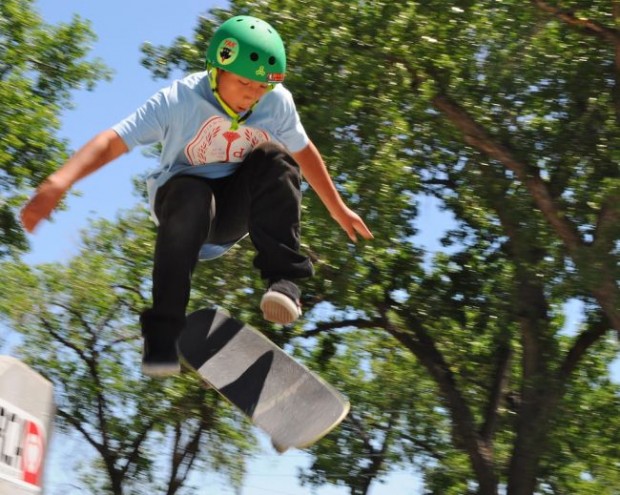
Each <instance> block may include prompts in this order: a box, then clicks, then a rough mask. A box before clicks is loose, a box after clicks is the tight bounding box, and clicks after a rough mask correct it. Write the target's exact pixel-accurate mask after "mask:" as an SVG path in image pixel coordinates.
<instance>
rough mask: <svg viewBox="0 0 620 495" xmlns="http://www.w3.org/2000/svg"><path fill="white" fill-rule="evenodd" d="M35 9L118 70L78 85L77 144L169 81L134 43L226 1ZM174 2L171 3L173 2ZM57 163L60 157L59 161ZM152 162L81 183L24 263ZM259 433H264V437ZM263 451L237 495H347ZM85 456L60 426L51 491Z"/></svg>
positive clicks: (67, 483)
mask: <svg viewBox="0 0 620 495" xmlns="http://www.w3.org/2000/svg"><path fill="white" fill-rule="evenodd" d="M36 5H37V9H38V10H39V12H40V13H41V15H42V17H43V19H44V20H45V21H46V22H48V23H50V24H56V23H58V22H67V21H69V20H70V19H71V18H72V16H73V15H74V14H78V15H80V17H82V18H84V19H89V20H90V21H91V22H92V26H93V30H94V31H95V33H96V34H97V36H98V41H97V42H96V43H95V44H94V46H93V50H92V56H93V57H95V56H96V57H100V58H101V59H103V61H104V62H105V63H106V64H107V65H108V66H109V67H111V68H112V69H113V70H114V72H115V74H114V77H113V80H112V81H111V82H109V83H108V82H102V83H100V84H98V85H97V87H96V89H95V90H94V91H93V92H87V91H78V92H76V93H75V96H74V103H75V108H74V109H71V110H67V111H66V112H65V113H64V115H63V119H62V120H63V127H62V130H61V135H62V137H64V138H66V139H68V140H69V142H70V143H71V147H72V149H73V150H75V149H77V148H79V147H80V146H82V145H83V144H84V143H86V141H88V140H89V139H90V138H91V137H93V136H94V135H95V134H96V133H98V132H100V131H102V130H104V129H107V128H108V127H110V126H111V125H113V124H115V123H116V122H117V121H119V120H120V119H122V118H123V117H125V116H126V115H127V114H129V113H130V112H132V111H133V110H134V109H135V108H137V107H138V106H139V105H140V104H142V103H143V102H144V100H146V99H147V98H148V97H149V96H150V95H151V94H153V93H154V92H155V91H157V90H158V89H159V88H160V87H162V86H164V85H165V84H166V83H165V82H164V81H153V80H152V79H151V77H150V74H149V73H148V71H147V70H146V69H144V68H142V67H141V65H140V58H141V55H140V50H139V47H140V45H141V44H142V43H143V42H146V41H150V42H152V43H154V44H170V43H171V42H172V41H173V40H174V38H176V37H177V36H180V35H184V36H187V37H191V36H192V32H193V29H194V27H195V25H196V20H197V18H198V17H199V16H200V15H205V14H207V12H208V10H209V9H210V8H212V7H213V6H222V5H225V3H224V2H213V1H206V0H175V1H174V2H167V1H164V0H123V1H122V0H107V1H105V2H101V1H97V0H62V1H58V0H38V1H37V4H36ZM171 6H173V8H171ZM59 165H61V164H59ZM155 166H156V162H155V161H154V160H153V159H149V158H145V157H144V156H143V155H142V154H141V151H140V150H134V151H133V152H131V153H130V154H128V155H126V156H124V157H121V158H120V159H118V160H116V161H115V162H113V163H111V164H109V165H107V166H106V167H104V168H103V169H100V170H99V171H97V172H96V173H95V174H93V175H91V176H90V177H88V178H86V179H84V180H83V181H81V182H80V183H78V184H77V185H76V187H75V189H74V190H77V191H80V193H81V196H79V197H78V196H70V197H69V199H68V209H67V210H66V211H63V212H58V213H56V214H55V215H54V218H53V221H52V222H43V223H42V224H41V225H40V226H39V227H38V229H37V231H36V232H35V234H34V235H31V236H30V237H29V239H30V242H31V245H32V252H31V253H29V254H28V255H27V256H26V257H25V259H26V261H27V262H29V263H33V264H34V263H42V262H48V261H59V260H65V259H67V258H69V257H70V256H71V255H73V254H75V253H76V251H77V249H78V246H79V237H80V230H81V229H84V228H86V227H87V225H88V220H89V219H90V218H99V217H106V218H114V217H115V215H116V214H117V212H118V210H119V209H125V208H129V207H131V206H132V205H134V204H136V203H137V202H139V201H141V200H140V199H139V198H137V197H136V196H135V195H134V194H133V187H132V178H133V177H134V176H136V175H137V174H139V173H142V172H144V171H146V170H148V169H151V168H153V167H155ZM262 440H265V439H264V438H263V439H262ZM264 443H265V448H264V453H263V454H261V455H259V456H257V457H256V459H254V460H253V461H252V462H251V463H250V466H249V472H248V475H247V476H246V478H245V482H244V488H243V491H242V494H241V495H266V494H271V495H306V494H307V495H310V494H311V493H316V495H346V494H347V493H348V492H347V490H345V489H344V488H333V487H326V488H321V489H319V490H316V491H315V492H312V491H311V490H310V489H309V488H307V487H301V486H299V484H298V483H297V481H296V480H297V473H298V469H299V467H300V466H302V465H306V464H307V463H308V462H309V461H308V457H307V456H306V455H305V454H304V453H303V452H301V451H291V452H288V453H286V454H284V455H277V454H276V453H275V452H274V451H273V450H272V449H271V448H270V447H269V446H268V443H267V442H266V441H265V442H264ZM67 451H72V452H80V456H81V455H82V453H83V455H89V450H88V449H87V448H85V447H84V445H80V443H79V442H78V441H77V440H75V439H70V438H66V437H65V436H62V435H60V434H59V433H56V434H55V437H54V438H53V443H52V448H51V450H50V457H49V458H48V467H47V473H46V479H47V483H46V490H47V492H46V493H47V494H48V495H60V494H62V495H74V494H75V495H77V494H78V493H80V490H78V489H77V488H76V487H75V484H74V481H75V480H74V479H73V478H72V476H71V473H70V471H71V470H70V469H69V468H70V464H68V462H67V461H71V462H74V461H75V460H76V459H75V456H71V457H70V458H67V457H66V452H67ZM202 480H203V481H204V482H205V484H206V485H207V486H209V490H208V493H210V494H213V495H233V493H234V492H233V490H232V489H231V488H230V487H228V486H227V485H226V483H225V481H224V480H223V479H219V478H214V477H213V475H212V474H210V473H206V474H205V475H204V477H203V478H202ZM419 490H420V485H419V481H418V480H416V479H415V476H414V475H413V474H412V473H403V472H399V473H396V474H394V475H393V476H391V477H390V478H389V479H388V482H387V483H385V484H380V485H379V484H377V486H376V487H374V488H373V489H372V491H371V495H388V494H389V495H405V494H414V493H419Z"/></svg>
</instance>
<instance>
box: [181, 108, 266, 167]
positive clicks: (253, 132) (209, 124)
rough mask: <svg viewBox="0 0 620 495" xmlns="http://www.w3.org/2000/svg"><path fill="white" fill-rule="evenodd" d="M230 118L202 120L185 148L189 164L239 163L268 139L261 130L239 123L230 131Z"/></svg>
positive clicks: (218, 117)
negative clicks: (235, 128)
mask: <svg viewBox="0 0 620 495" xmlns="http://www.w3.org/2000/svg"><path fill="white" fill-rule="evenodd" d="M230 124H231V122H230V120H228V119H226V118H224V117H220V116H215V117H211V118H210V119H209V120H207V121H205V122H204V123H203V124H202V126H200V129H199V130H198V133H197V134H196V135H195V136H194V137H193V138H192V139H191V140H190V142H189V143H188V145H187V146H186V147H185V156H186V157H187V159H188V161H189V163H190V164H191V165H205V164H208V163H231V162H240V161H242V160H243V159H244V158H245V156H246V155H247V154H248V153H249V152H250V151H252V150H253V149H254V148H255V147H256V146H258V145H259V144H262V143H265V142H267V141H270V138H269V134H267V133H266V132H265V131H263V130H261V129H256V128H253V127H246V126H243V125H242V126H240V127H239V128H238V129H237V130H236V131H231V130H230Z"/></svg>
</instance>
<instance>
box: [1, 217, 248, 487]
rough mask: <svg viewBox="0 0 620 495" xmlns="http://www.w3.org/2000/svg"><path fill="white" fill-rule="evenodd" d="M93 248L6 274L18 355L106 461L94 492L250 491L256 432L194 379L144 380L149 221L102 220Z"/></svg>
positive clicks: (94, 478)
mask: <svg viewBox="0 0 620 495" xmlns="http://www.w3.org/2000/svg"><path fill="white" fill-rule="evenodd" d="M83 243H84V244H83V247H82V250H81V252H80V253H78V255H77V256H76V257H75V258H73V259H72V260H71V261H69V262H68V263H67V264H66V265H63V264H45V265H40V266H36V267H28V266H26V265H24V264H23V263H20V262H9V261H5V262H4V263H2V264H0V273H1V274H2V280H3V285H2V297H1V298H0V314H1V315H3V317H4V318H5V321H7V322H8V324H9V325H10V327H11V328H12V329H13V330H14V331H16V332H19V333H20V334H21V335H22V336H23V343H22V345H21V346H20V347H19V349H18V351H17V353H18V355H19V356H20V357H21V358H22V359H23V360H24V361H25V362H26V363H28V364H30V365H31V366H32V367H33V368H34V369H36V370H37V371H39V372H40V373H41V374H42V375H43V376H45V377H46V378H48V379H49V380H50V381H51V382H52V383H53V384H54V388H55V398H56V402H57V413H56V415H57V418H58V423H59V427H60V428H61V429H62V430H63V431H67V432H69V433H73V434H77V435H79V436H80V437H81V438H82V440H83V441H84V442H85V443H86V444H88V445H89V446H90V447H92V449H93V451H94V452H95V453H96V456H95V463H94V464H93V465H91V466H90V467H91V469H88V470H86V471H83V472H82V483H83V488H84V489H85V490H88V491H89V493H98V494H99V493H110V494H114V495H121V494H139V493H165V494H167V495H174V494H180V493H195V492H193V491H191V486H189V481H190V480H189V476H190V474H191V473H193V472H194V473H195V472H196V469H200V470H204V471H207V470H216V471H220V472H223V473H224V474H227V475H228V477H229V479H230V480H231V484H232V485H234V486H238V485H239V483H240V481H241V478H242V474H243V470H244V462H240V461H239V459H240V458H241V459H243V454H247V453H250V452H251V450H252V448H251V447H252V442H251V439H252V436H251V435H250V434H249V432H248V425H247V424H246V423H245V422H243V421H240V416H239V415H234V414H233V413H232V410H231V408H230V407H227V406H226V405H225V404H223V403H222V400H221V399H219V396H218V395H217V394H215V393H213V392H212V391H211V392H208V391H206V390H205V389H204V388H203V387H202V386H201V385H200V382H199V381H198V380H197V379H195V378H194V377H193V375H184V376H182V377H179V378H177V379H174V380H170V381H162V380H153V379H146V378H145V377H143V376H142V375H141V374H140V373H139V371H138V366H137V363H139V360H140V357H139V356H140V354H139V349H138V346H137V341H138V340H139V338H138V337H139V330H138V328H137V320H138V314H139V312H140V310H141V309H142V307H143V306H144V305H145V297H146V295H145V294H146V293H147V292H148V288H149V281H148V279H149V273H150V255H149V251H150V249H151V246H152V244H153V231H152V228H151V226H150V221H149V220H148V219H147V214H146V212H145V211H142V210H139V211H137V212H133V213H128V214H126V215H125V216H124V217H121V218H119V219H118V221H117V222H116V223H113V222H109V221H100V222H98V223H97V224H96V225H95V226H93V227H92V228H91V230H90V231H88V232H86V233H85V234H84V239H83ZM76 460H77V459H74V461H76ZM93 466H96V467H95V468H94V469H93ZM183 490H186V491H185V492H183Z"/></svg>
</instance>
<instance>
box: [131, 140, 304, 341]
mask: <svg viewBox="0 0 620 495" xmlns="http://www.w3.org/2000/svg"><path fill="white" fill-rule="evenodd" d="M300 185H301V174H300V172H299V167H298V165H297V163H296V162H295V160H294V159H293V158H292V157H291V156H290V155H289V154H288V153H287V152H286V151H285V150H284V149H283V148H282V147H281V146H279V145H277V144H275V143H264V144H262V145H260V146H258V147H257V148H255V149H254V150H253V151H252V152H250V153H249V154H248V156H247V157H246V158H245V160H244V161H243V162H242V164H241V166H240V167H239V169H238V170H237V171H236V172H235V173H234V174H233V175H231V176H229V177H224V178H222V179H205V178H202V177H195V176H189V175H181V176H177V177H174V178H172V179H170V180H169V181H168V182H167V183H166V184H165V185H164V186H163V187H162V188H160V189H159V190H158V192H157V197H156V201H155V214H156V215H157V218H158V220H159V228H158V231H157V242H156V245H155V257H154V264H153V305H152V307H151V308H150V309H147V310H146V311H145V312H144V313H143V314H142V317H141V322H142V331H143V333H151V334H161V335H162V337H163V336H164V335H166V336H173V335H174V336H175V337H176V336H177V335H178V333H179V332H180V331H181V329H182V328H183V326H184V324H185V310H186V307H187V304H188V301H189V294H190V288H191V275H192V272H193V270H194V268H195V266H196V263H197V261H198V253H199V251H200V247H201V246H202V244H204V243H205V242H210V243H217V244H219V243H222V244H223V243H226V242H231V241H234V240H236V239H238V238H240V237H241V236H243V235H244V234H245V233H247V232H249V234H250V238H251V239H252V242H253V243H254V246H255V248H256V250H257V255H256V257H255V259H254V266H256V267H257V268H258V269H259V270H260V273H261V276H262V278H265V279H268V280H272V279H279V278H285V279H296V278H303V277H309V276H311V275H312V264H311V263H310V260H309V259H308V258H307V257H306V256H303V255H301V254H300V253H299V232H300V224H299V222H300V212H301V191H300Z"/></svg>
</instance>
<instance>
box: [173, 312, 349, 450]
mask: <svg viewBox="0 0 620 495" xmlns="http://www.w3.org/2000/svg"><path fill="white" fill-rule="evenodd" d="M179 355H180V357H181V362H182V363H183V364H184V365H185V366H187V367H189V368H191V369H193V370H195V371H196V372H197V373H198V374H199V375H200V377H201V378H202V379H203V380H204V381H205V382H206V383H207V384H208V385H210V386H211V387H212V388H213V389H215V390H216V391H217V392H218V393H219V394H220V395H222V396H223V397H224V398H225V399H226V400H227V401H228V402H230V403H231V404H233V405H234V406H236V407H237V408H238V409H239V410H240V411H241V412H242V413H243V414H245V415H246V416H247V417H248V418H249V419H250V421H252V423H253V424H254V425H256V426H257V427H258V428H260V429H261V430H263V431H264V432H265V433H266V434H267V435H269V437H270V438H271V442H272V444H273V446H274V448H275V449H276V450H277V451H278V452H280V453H282V452H285V451H286V450H288V449H290V448H299V449H301V448H305V447H308V446H309V445H311V444H313V443H315V442H317V441H318V440H320V439H321V438H322V437H323V436H325V435H326V434H327V433H329V432H330V431H331V430H332V429H333V428H335V427H336V426H337V425H338V424H339V423H340V422H341V421H342V420H343V419H344V418H345V417H346V415H347V413H348V412H349V402H348V400H347V399H346V398H345V397H344V396H343V395H342V394H341V393H340V392H338V391H337V390H336V389H335V388H333V387H332V386H331V385H329V384H328V383H326V382H325V381H323V380H322V379H321V378H320V377H319V376H317V375H316V374H314V373H313V372H312V371H310V370H309V369H308V368H306V367H305V366H303V365H301V364H300V363H298V362H297V361H295V360H294V359H293V358H292V357H290V356H289V355H288V354H286V353H285V352H284V351H283V350H282V349H280V348H279V347H278V346H277V345H275V344H274V343H273V342H271V341H270V340H269V339H268V338H267V337H265V336H264V335H263V334H262V333H260V332H259V331H258V330H256V329H254V328H252V327H251V326H250V325H247V324H245V323H242V322H240V321H238V320H236V319H234V318H231V317H230V316H229V315H227V314H226V313H224V312H221V311H218V310H214V309H202V310H199V311H196V312H194V313H192V314H190V315H189V316H188V317H187V325H186V327H185V329H184V330H183V332H182V333H181V336H180V338H179Z"/></svg>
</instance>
